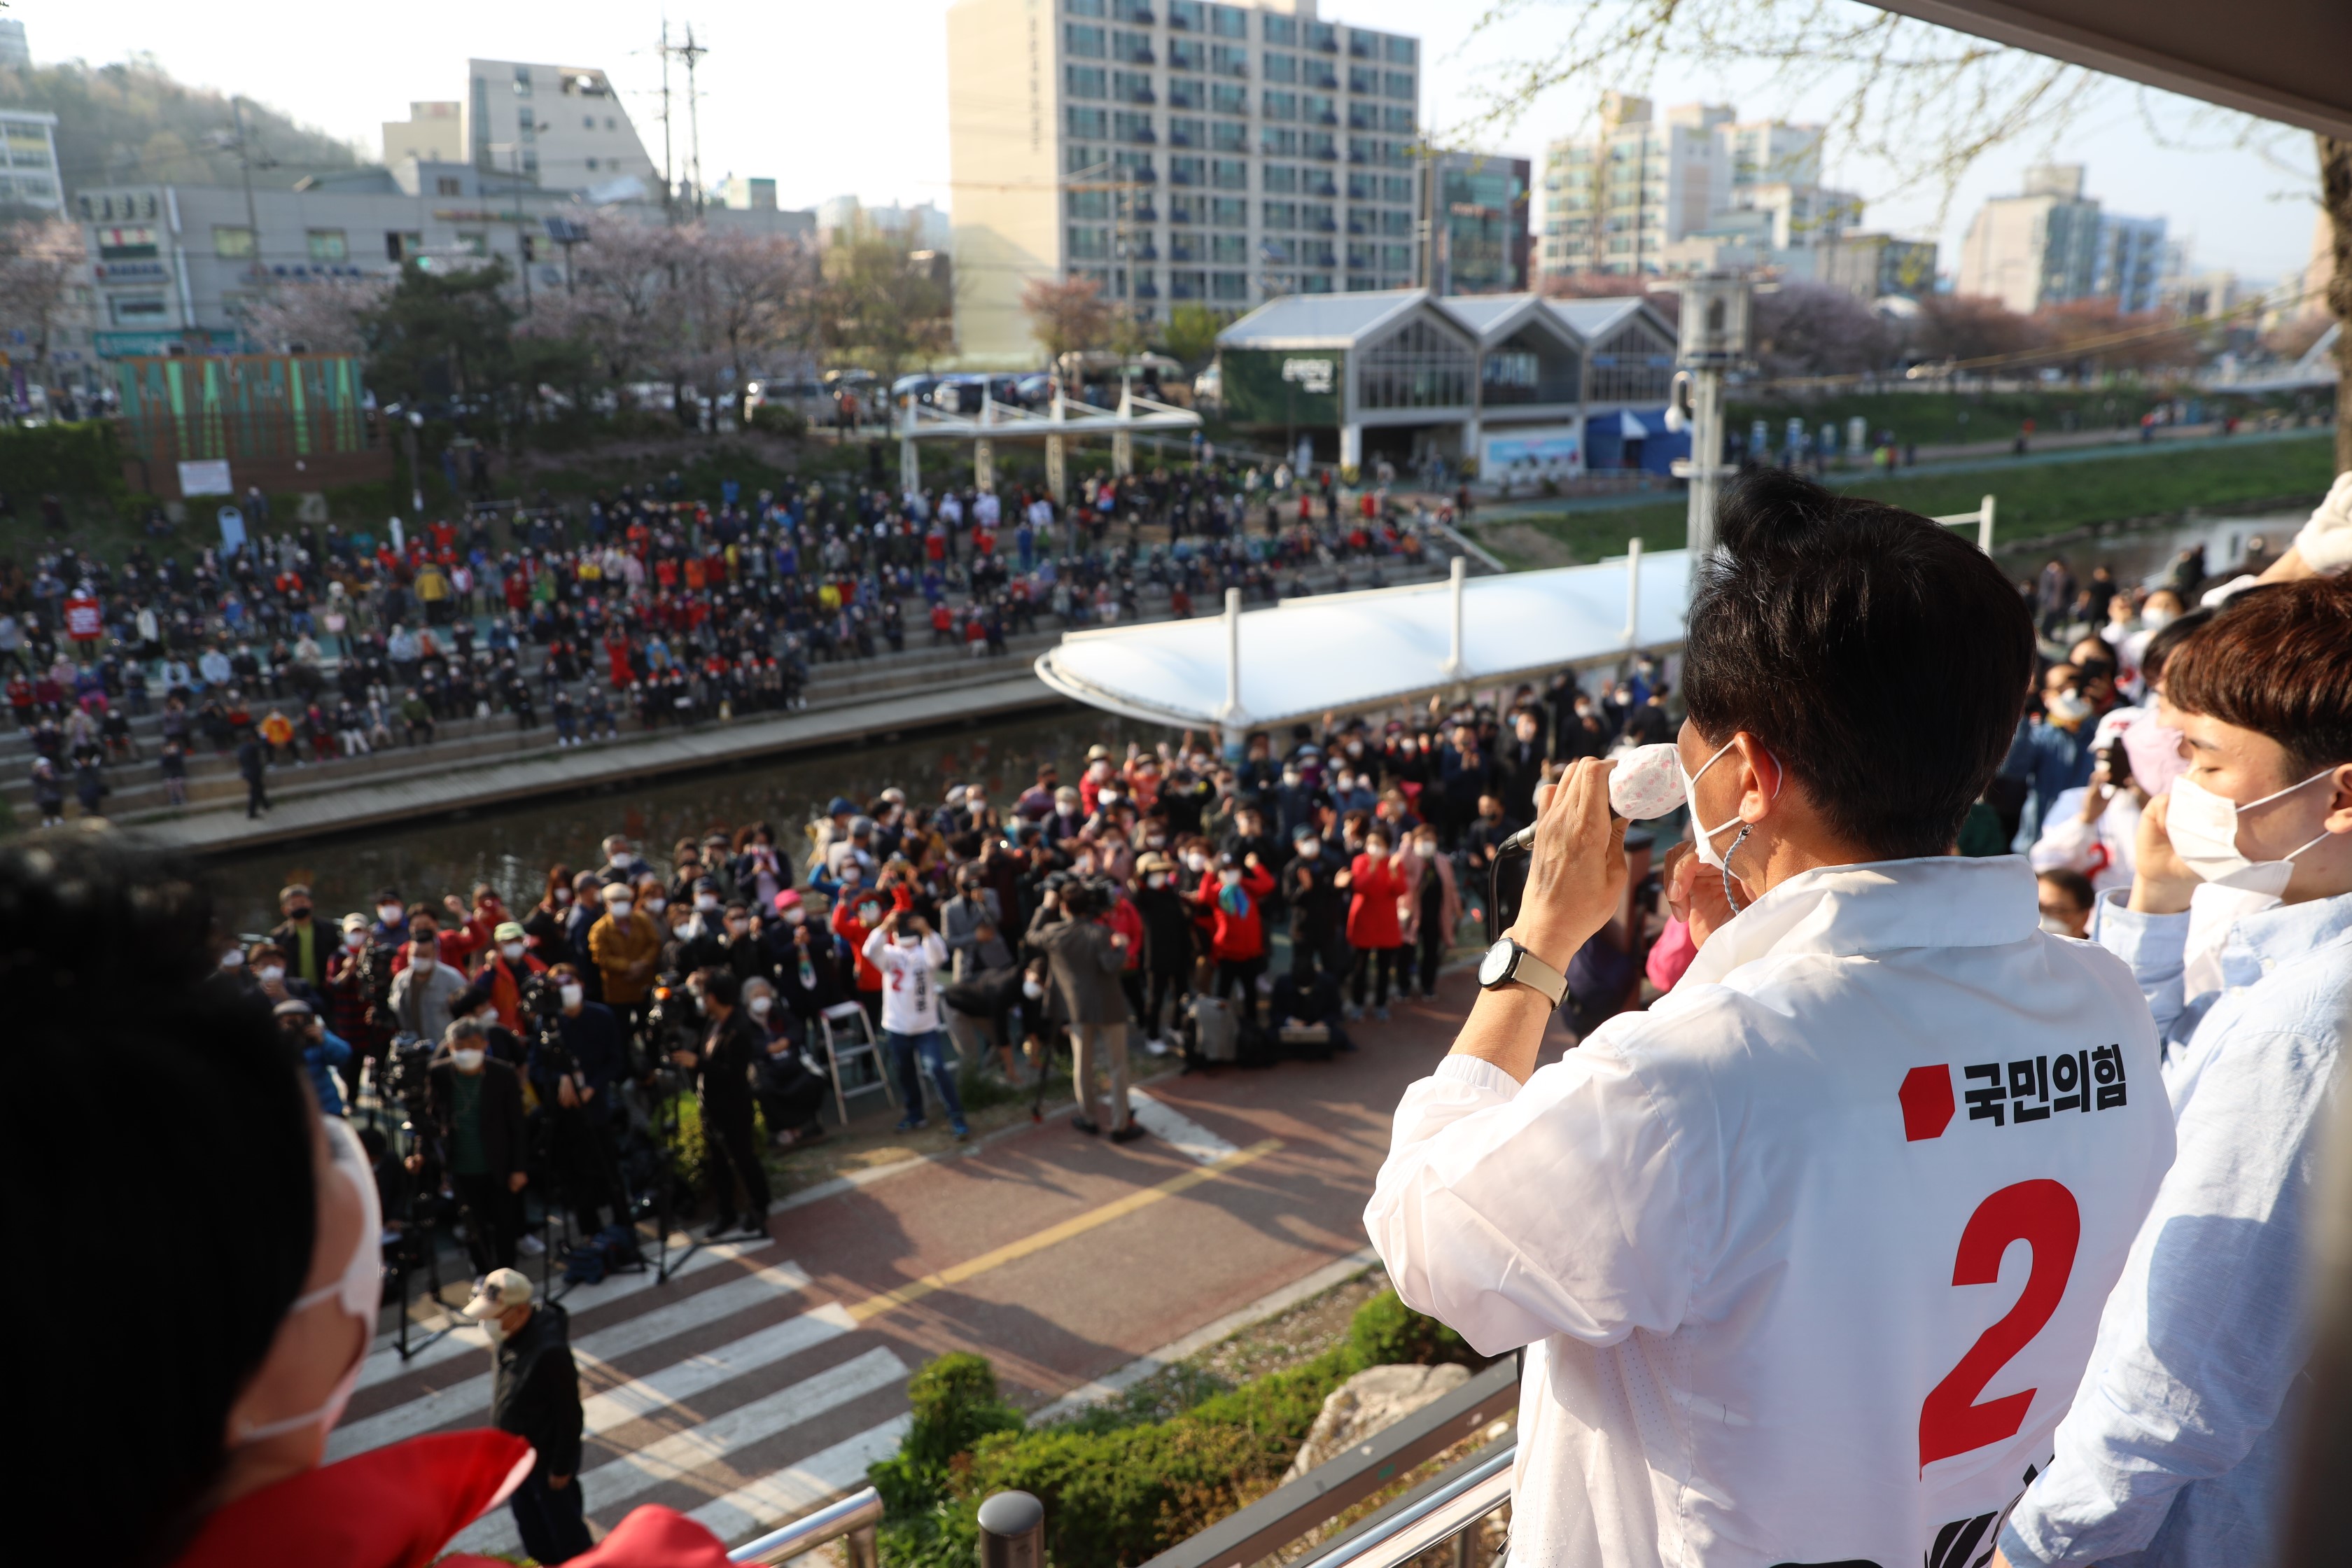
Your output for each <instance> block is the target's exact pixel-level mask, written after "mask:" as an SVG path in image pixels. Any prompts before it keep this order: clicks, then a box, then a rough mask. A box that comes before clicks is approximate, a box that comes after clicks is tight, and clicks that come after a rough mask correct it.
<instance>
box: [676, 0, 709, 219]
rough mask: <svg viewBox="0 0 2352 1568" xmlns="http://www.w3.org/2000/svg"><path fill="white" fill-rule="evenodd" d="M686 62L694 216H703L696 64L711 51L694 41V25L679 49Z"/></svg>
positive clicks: (700, 113)
mask: <svg viewBox="0 0 2352 1568" xmlns="http://www.w3.org/2000/svg"><path fill="white" fill-rule="evenodd" d="M677 52H678V56H679V58H682V59H684V60H685V61H686V123H687V132H688V141H689V151H690V153H691V154H692V157H693V164H694V216H695V217H696V219H697V220H699V219H700V218H701V216H702V95H701V94H700V93H699V92H698V91H696V90H695V86H694V67H695V63H696V62H697V61H698V60H699V59H701V58H702V57H703V56H705V55H707V54H709V52H710V51H709V49H706V48H704V47H701V46H700V45H698V44H697V43H696V42H695V41H694V24H693V23H691V22H688V24H687V25H686V42H685V44H684V45H683V46H682V47H680V48H679V49H678V51H677Z"/></svg>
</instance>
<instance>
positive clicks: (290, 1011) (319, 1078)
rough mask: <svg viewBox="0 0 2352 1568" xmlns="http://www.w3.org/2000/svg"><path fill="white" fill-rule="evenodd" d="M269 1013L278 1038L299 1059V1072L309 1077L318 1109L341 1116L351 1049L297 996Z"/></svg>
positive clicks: (314, 1009) (316, 1011)
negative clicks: (273, 1017)
mask: <svg viewBox="0 0 2352 1568" xmlns="http://www.w3.org/2000/svg"><path fill="white" fill-rule="evenodd" d="M271 1011H272V1013H273V1014H274V1015H275V1016H276V1017H277V1019H278V1035H279V1037H281V1038H282V1039H284V1040H285V1042H286V1043H287V1044H288V1045H289V1047H292V1048H293V1050H294V1052H295V1054H297V1055H298V1056H299V1057H300V1058H302V1070H303V1071H304V1072H305V1073H307V1074H309V1075H310V1092H311V1094H312V1095H313V1096H314V1097H316V1098H317V1100H318V1101H319V1109H320V1110H322V1111H325V1112H326V1113H327V1114H328V1115H329V1116H341V1115H343V1114H344V1109H343V1081H342V1077H341V1075H342V1074H343V1072H344V1071H345V1070H347V1069H348V1068H350V1066H351V1062H352V1047H351V1046H350V1045H349V1044H348V1043H346V1042H345V1041H344V1040H343V1039H342V1037H340V1036H338V1035H334V1034H331V1033H330V1032H329V1031H328V1029H327V1026H326V1021H325V1020H324V1019H322V1018H320V1016H319V1013H318V1009H316V1008H314V1007H312V1006H311V1005H310V1003H308V1002H305V1001H304V1000H302V998H300V997H299V996H289V997H288V998H286V1000H284V1001H283V1002H280V1003H278V1005H277V1006H276V1007H274V1008H273V1009H271Z"/></svg>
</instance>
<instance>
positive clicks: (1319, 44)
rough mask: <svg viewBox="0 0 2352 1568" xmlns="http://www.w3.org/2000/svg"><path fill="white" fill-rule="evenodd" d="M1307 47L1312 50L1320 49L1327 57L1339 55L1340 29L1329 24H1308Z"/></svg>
mask: <svg viewBox="0 0 2352 1568" xmlns="http://www.w3.org/2000/svg"><path fill="white" fill-rule="evenodd" d="M1307 47H1308V48H1310V49H1320V50H1322V51H1323V52H1324V53H1325V54H1327V55H1336V54H1338V53H1339V28H1337V27H1335V26H1332V25H1331V24H1330V23H1328V22H1309V23H1307Z"/></svg>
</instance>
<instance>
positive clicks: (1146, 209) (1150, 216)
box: [1128, 201, 1160, 223]
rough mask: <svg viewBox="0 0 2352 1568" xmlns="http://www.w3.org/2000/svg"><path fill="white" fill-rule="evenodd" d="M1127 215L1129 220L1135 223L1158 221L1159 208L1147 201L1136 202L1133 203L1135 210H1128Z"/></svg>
mask: <svg viewBox="0 0 2352 1568" xmlns="http://www.w3.org/2000/svg"><path fill="white" fill-rule="evenodd" d="M1128 216H1129V219H1130V220H1132V221H1133V222H1136V223H1158V222H1159V221H1160V209H1159V208H1158V207H1155V206H1153V205H1151V204H1150V202H1148V201H1142V202H1138V203H1136V205H1135V210H1134V211H1132V212H1130V213H1129V215H1128Z"/></svg>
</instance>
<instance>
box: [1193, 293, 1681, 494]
mask: <svg viewBox="0 0 2352 1568" xmlns="http://www.w3.org/2000/svg"><path fill="white" fill-rule="evenodd" d="M1674 360H1675V332H1674V329H1673V328H1672V327H1670V326H1668V325H1667V324H1666V322H1665V321H1664V320H1663V319H1662V318H1661V317H1660V316H1659V315H1658V314H1657V312H1656V311H1655V310H1653V309H1652V308H1651V307H1650V306H1649V305H1648V304H1647V303H1646V302H1645V301H1644V300H1642V299H1640V298H1638V297H1629V298H1623V299H1606V300H1546V299H1542V298H1540V297H1538V296H1536V295H1533V294H1477V295H1455V296H1453V297H1450V298H1440V297H1439V296H1436V295H1434V294H1432V293H1431V292H1430V291H1429V290H1427V289H1389V290H1381V291H1378V292H1371V293H1362V294H1348V295H1339V296H1333V297H1322V296H1314V295H1293V296H1289V297H1286V298H1284V299H1279V300H1270V301H1268V302H1267V303H1266V304H1265V305H1262V306H1260V307H1259V308H1258V309H1257V310H1254V311H1252V312H1250V313H1249V314H1248V315H1246V316H1244V317H1243V318H1242V319H1241V320H1240V321H1235V322H1234V324H1233V325H1231V326H1230V327H1227V328H1226V329H1225V330H1224V331H1223V332H1221V333H1219V334H1218V337H1217V367H1218V380H1219V384H1220V387H1221V389H1222V391H1221V395H1222V396H1223V404H1224V412H1225V416H1226V417H1227V418H1228V419H1230V420H1231V421H1232V422H1233V423H1234V424H1235V425H1238V426H1244V427H1245V428H1249V429H1252V430H1255V431H1260V432H1264V433H1265V434H1266V435H1269V436H1271V435H1273V434H1275V433H1276V432H1280V433H1281V435H1282V439H1283V441H1284V443H1285V445H1286V446H1287V445H1288V444H1290V443H1291V442H1293V441H1296V440H1298V439H1300V438H1301V437H1304V438H1305V439H1307V440H1308V441H1310V442H1312V443H1313V444H1314V446H1315V448H1316V450H1317V452H1318V455H1319V456H1322V457H1324V458H1336V459H1337V460H1338V461H1339V463H1340V464H1341V465H1342V466H1343V467H1362V466H1364V465H1366V464H1369V463H1371V462H1374V461H1378V460H1380V459H1382V458H1385V459H1387V460H1389V461H1391V462H1392V463H1395V464H1398V465H1399V466H1401V467H1402V466H1412V467H1418V466H1420V465H1421V464H1423V463H1424V462H1426V461H1427V460H1429V459H1430V458H1443V459H1444V460H1446V461H1448V462H1456V463H1458V462H1461V461H1463V460H1464V459H1475V462H1476V463H1477V465H1478V471H1479V473H1480V474H1481V475H1482V476H1484V477H1486V478H1487V479H1495V480H1498V481H1499V480H1501V479H1514V480H1518V479H1528V480H1535V479H1565V478H1570V477H1573V476H1574V475H1576V474H1579V473H1581V472H1584V471H1587V470H1589V469H1591V468H1645V469H1649V470H1652V471H1656V472H1664V470H1665V468H1666V467H1667V465H1668V464H1669V463H1670V462H1671V461H1672V460H1673V459H1674V458H1675V457H1677V456H1683V455H1685V454H1686V453H1687V450H1688V446H1689V443H1688V438H1687V437H1686V436H1681V435H1675V434H1670V433H1669V432H1668V431H1667V430H1666V427H1665V405H1666V395H1667V391H1668V387H1669V384H1670V383H1671V382H1672V380H1673V376H1674Z"/></svg>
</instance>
